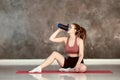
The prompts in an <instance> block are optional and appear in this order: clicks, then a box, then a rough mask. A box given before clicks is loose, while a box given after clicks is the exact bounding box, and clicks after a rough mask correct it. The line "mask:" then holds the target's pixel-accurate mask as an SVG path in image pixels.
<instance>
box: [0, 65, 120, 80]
mask: <svg viewBox="0 0 120 80" xmlns="http://www.w3.org/2000/svg"><path fill="white" fill-rule="evenodd" d="M34 67H36V65H35V66H31V65H30V66H29V65H22V66H15V65H14V66H12V65H11V66H10V65H9V66H3V65H2V66H0V80H120V65H88V69H89V70H110V71H112V72H113V73H112V74H85V73H80V74H32V75H30V74H16V71H18V70H31V69H33V68H34ZM51 69H52V70H54V69H55V70H56V69H59V66H57V65H51V66H49V67H47V68H45V70H51Z"/></svg>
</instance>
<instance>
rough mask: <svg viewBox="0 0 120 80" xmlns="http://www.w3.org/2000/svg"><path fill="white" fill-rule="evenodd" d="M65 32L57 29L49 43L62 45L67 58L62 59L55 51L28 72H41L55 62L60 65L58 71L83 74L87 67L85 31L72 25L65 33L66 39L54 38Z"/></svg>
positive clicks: (76, 25) (74, 24)
mask: <svg viewBox="0 0 120 80" xmlns="http://www.w3.org/2000/svg"><path fill="white" fill-rule="evenodd" d="M62 31H65V30H63V29H62V28H58V29H57V30H56V31H55V32H54V33H53V34H52V35H51V36H50V38H49V39H50V41H53V42H57V43H62V42H63V43H64V44H65V50H66V54H67V57H64V56H63V55H61V54H60V53H59V52H57V51H53V52H52V53H51V55H50V56H49V57H48V58H47V59H46V60H45V61H44V62H43V63H42V64H41V65H39V66H38V67H36V68H34V69H33V70H31V71H30V72H41V71H42V69H43V68H45V67H47V66H49V65H51V64H52V63H53V62H54V61H55V60H56V61H57V62H58V64H59V65H60V67H61V68H60V69H59V71H75V72H85V71H86V70H87V66H86V65H85V64H84V60H83V59H84V43H85V39H86V30H85V29H84V28H83V27H81V26H79V25H78V24H76V23H72V24H70V25H69V27H68V31H66V32H67V33H68V34H69V36H68V37H56V36H57V35H58V34H59V33H60V32H62Z"/></svg>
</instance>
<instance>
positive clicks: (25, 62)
mask: <svg viewBox="0 0 120 80" xmlns="http://www.w3.org/2000/svg"><path fill="white" fill-rule="evenodd" d="M44 60H45V59H2V60H0V65H40V64H41V63H42V62H43V61H44ZM84 62H85V64H86V65H120V59H84ZM52 65H57V62H56V61H54V62H53V64H52Z"/></svg>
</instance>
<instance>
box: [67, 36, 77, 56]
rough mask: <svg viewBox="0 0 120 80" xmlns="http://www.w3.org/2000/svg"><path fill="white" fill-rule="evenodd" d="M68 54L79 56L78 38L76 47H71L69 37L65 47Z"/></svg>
mask: <svg viewBox="0 0 120 80" xmlns="http://www.w3.org/2000/svg"><path fill="white" fill-rule="evenodd" d="M65 49H66V52H67V53H68V54H69V53H70V54H79V46H78V45H77V37H76V38H75V43H74V46H71V47H70V46H69V37H68V39H67V42H66V45H65Z"/></svg>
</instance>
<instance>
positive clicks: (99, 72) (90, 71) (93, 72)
mask: <svg viewBox="0 0 120 80" xmlns="http://www.w3.org/2000/svg"><path fill="white" fill-rule="evenodd" d="M16 73H17V74H65V73H68V74H70V73H72V74H80V73H79V72H63V71H62V72H61V71H58V70H44V71H42V72H29V71H23V70H18V71H17V72H16ZM84 73H85V74H112V71H110V70H88V71H86V72H84Z"/></svg>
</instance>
